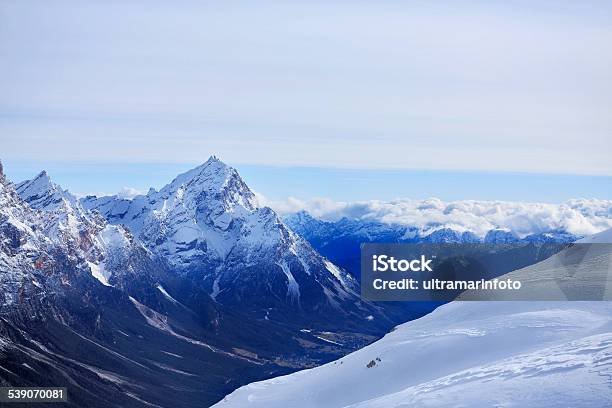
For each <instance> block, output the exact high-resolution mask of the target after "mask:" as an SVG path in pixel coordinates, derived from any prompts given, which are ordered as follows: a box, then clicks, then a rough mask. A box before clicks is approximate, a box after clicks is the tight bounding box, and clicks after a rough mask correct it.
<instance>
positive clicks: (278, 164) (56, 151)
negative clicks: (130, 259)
mask: <svg viewBox="0 0 612 408" xmlns="http://www.w3.org/2000/svg"><path fill="white" fill-rule="evenodd" d="M610 21H612V3H610V2H605V1H584V2H572V1H554V2H553V1H538V2H531V1H511V2H484V1H469V2H462V1H452V2H444V1H438V2H425V1H406V2H399V1H380V2H375V3H373V2H361V1H351V2H348V1H328V2H319V1H308V2H306V1H289V2H282V3H281V2H267V1H257V2H233V1H228V2H206V1H198V2H196V1H178V2H166V1H146V2H145V1H115V0H110V1H104V2H93V1H62V0H59V1H54V2H48V1H29V0H19V1H9V0H0V89H1V90H2V91H1V92H0V159H1V160H2V161H3V162H4V163H5V168H6V172H7V174H8V175H9V177H12V178H13V179H15V180H20V179H25V178H29V177H32V176H33V175H34V174H36V172H38V171H40V170H41V169H42V168H46V169H47V170H49V172H50V174H51V175H52V176H53V177H54V178H55V179H57V180H58V181H59V182H61V183H62V185H64V186H66V187H68V188H70V189H71V190H72V191H75V192H76V193H78V194H87V193H100V192H105V193H113V192H116V191H118V190H119V189H122V188H124V187H129V188H134V189H136V190H145V191H146V189H147V188H148V187H149V186H155V187H159V186H161V185H163V184H164V183H165V182H167V181H169V180H170V179H172V177H173V176H174V175H175V174H176V173H177V172H179V171H182V170H186V169H188V168H190V167H193V166H194V165H196V164H198V163H201V162H204V161H205V160H206V159H207V158H208V157H209V156H210V155H212V154H215V155H217V156H219V157H220V158H221V159H222V160H224V161H226V162H228V163H230V164H232V165H234V166H235V167H237V168H238V169H239V170H240V171H241V173H242V174H243V175H244V176H245V179H246V180H247V182H249V184H251V185H252V187H253V188H254V189H255V190H257V191H258V192H261V193H262V194H264V195H266V196H270V197H272V198H273V199H280V198H283V197H288V196H296V197H302V198H309V197H330V198H334V199H343V200H360V199H374V198H379V199H392V198H396V197H417V196H418V197H421V198H424V197H429V196H436V197H441V198H443V199H466V198H475V199H493V198H497V199H515V200H527V201H544V202H559V201H562V200H565V199H568V198H572V197H597V198H607V199H609V198H612V193H611V190H612V189H610V185H612V183H611V182H612V161H611V160H610V156H611V153H612V148H611V144H612V143H611V142H610V141H611V140H612V115H611V114H610V112H612V47H610V44H611V43H612V24H610ZM403 180H410V183H409V185H408V186H406V185H405V183H403ZM398 184H399V185H400V186H401V187H400V188H398Z"/></svg>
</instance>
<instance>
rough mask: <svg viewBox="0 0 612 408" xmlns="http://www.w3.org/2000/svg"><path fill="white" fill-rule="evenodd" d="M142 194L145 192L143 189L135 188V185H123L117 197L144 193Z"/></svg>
mask: <svg viewBox="0 0 612 408" xmlns="http://www.w3.org/2000/svg"><path fill="white" fill-rule="evenodd" d="M142 194H144V192H143V191H140V190H137V189H135V188H133V187H123V188H122V189H121V190H119V192H118V193H117V197H121V198H134V197H136V196H137V195H142Z"/></svg>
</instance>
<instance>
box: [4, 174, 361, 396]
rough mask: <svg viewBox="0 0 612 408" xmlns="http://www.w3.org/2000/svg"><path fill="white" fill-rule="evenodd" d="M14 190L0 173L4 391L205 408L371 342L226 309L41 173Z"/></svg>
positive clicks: (200, 285)
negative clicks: (54, 391)
mask: <svg viewBox="0 0 612 408" xmlns="http://www.w3.org/2000/svg"><path fill="white" fill-rule="evenodd" d="M18 188H19V194H21V196H22V197H23V198H22V197H20V195H19V194H18V193H17V191H16V190H15V186H14V185H13V184H12V183H10V182H9V181H8V180H6V178H5V176H4V174H3V172H2V168H1V166H0V289H1V291H0V368H1V369H0V385H2V386H8V385H12V386H40V385H41V384H48V385H55V386H65V385H67V384H68V385H69V390H70V391H69V392H70V401H71V405H70V406H75V407H77V406H79V407H80V406H88V407H147V406H151V405H152V404H154V405H157V406H174V407H185V408H187V407H195V406H202V405H205V406H206V405H208V404H212V403H214V402H215V401H218V400H219V399H220V398H221V397H222V396H223V395H225V394H227V393H228V392H230V391H231V390H233V389H235V388H236V387H238V386H240V385H242V384H244V383H247V382H249V381H253V380H256V379H261V378H266V377H269V376H271V375H278V374H282V373H287V372H290V371H293V370H295V369H298V368H303V367H310V366H313V365H315V364H319V363H320V362H322V361H329V360H330V359H331V358H333V356H338V355H342V354H344V353H346V352H347V351H350V350H352V349H355V348H356V347H358V346H360V345H362V344H363V342H364V341H371V340H372V339H373V337H371V336H367V335H363V336H362V339H361V343H359V341H358V339H357V338H356V337H357V336H354V337H352V338H351V339H350V341H352V343H349V342H346V343H344V342H343V343H344V344H340V343H339V342H338V341H334V340H337V339H338V338H339V337H338V335H337V334H332V333H329V334H324V333H320V332H319V331H316V330H305V331H303V332H302V331H300V330H298V329H295V328H293V329H292V328H287V327H285V326H282V325H280V324H278V323H275V322H274V321H272V320H271V319H270V320H266V319H252V318H250V317H249V316H245V315H243V314H241V313H239V312H238V311H237V310H234V309H228V308H226V307H224V306H222V305H220V304H219V303H218V302H215V301H214V300H213V299H212V298H211V297H210V296H209V294H208V291H207V289H206V288H204V286H203V285H202V284H199V283H198V282H196V281H195V280H191V279H187V278H185V277H184V276H183V275H180V274H177V273H176V271H174V270H173V269H172V268H171V267H169V266H168V265H166V264H165V261H164V260H163V259H161V258H160V257H158V256H157V255H156V254H154V253H153V252H152V251H150V250H148V249H147V248H145V247H144V245H142V244H141V243H140V242H139V240H138V238H136V237H134V236H133V235H132V234H131V233H130V232H129V231H128V230H127V228H126V227H124V226H121V225H110V224H108V223H107V221H106V220H104V218H102V217H101V216H100V215H99V214H95V213H91V212H89V211H88V210H87V209H85V208H83V207H82V206H81V205H80V203H79V202H78V201H77V200H75V198H74V197H73V196H72V195H71V194H70V193H68V192H67V191H64V190H63V189H61V188H60V187H59V186H57V185H56V184H54V183H53V182H52V181H51V180H50V178H49V177H48V176H47V175H46V173H44V172H43V173H41V174H40V175H39V176H38V177H36V178H34V179H33V180H31V181H28V182H24V183H20V184H19V185H18ZM332 339H333V340H332ZM178 388H180V389H181V395H179V396H177V395H175V392H173V391H172V390H176V389H178Z"/></svg>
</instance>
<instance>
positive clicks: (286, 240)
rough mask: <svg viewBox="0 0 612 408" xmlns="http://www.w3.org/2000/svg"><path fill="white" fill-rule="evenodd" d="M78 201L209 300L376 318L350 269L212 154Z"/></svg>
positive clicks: (265, 310)
mask: <svg viewBox="0 0 612 408" xmlns="http://www.w3.org/2000/svg"><path fill="white" fill-rule="evenodd" d="M81 203H82V205H83V207H85V208H87V209H90V210H96V211H98V212H99V213H100V214H102V215H103V216H104V217H105V218H106V219H107V220H108V222H110V223H112V224H115V225H124V226H126V227H127V228H128V229H129V230H130V231H131V232H132V233H133V234H134V235H135V236H136V237H137V238H138V239H139V240H140V241H142V242H143V243H144V245H145V246H146V247H147V248H148V249H149V250H150V251H152V252H153V253H155V254H156V255H158V256H160V257H163V258H164V259H166V260H168V262H169V264H170V265H171V267H172V268H173V269H174V270H175V271H176V272H177V273H178V274H179V275H181V276H185V277H189V278H190V279H192V280H194V281H198V282H200V283H201V284H203V285H204V287H206V288H207V290H208V292H209V293H210V295H211V296H212V297H213V298H214V299H215V300H216V301H217V302H219V303H221V304H223V305H226V306H230V307H232V308H234V309H239V310H241V311H242V312H244V313H248V314H251V315H252V316H253V317H255V318H260V319H272V320H278V321H285V322H290V323H296V322H299V321H301V320H303V321H307V322H309V323H310V324H313V323H319V324H322V325H325V326H326V327H332V326H334V325H336V327H338V324H339V323H341V325H344V326H346V324H348V325H349V326H351V325H352V326H360V325H363V324H366V325H367V324H368V322H372V321H373V320H377V322H375V323H372V324H373V325H376V324H378V322H380V320H381V319H380V318H381V317H382V315H381V313H380V312H379V310H378V308H376V307H374V306H372V305H370V304H368V303H365V302H362V301H361V300H360V298H359V295H358V284H357V282H356V281H355V279H354V278H353V277H352V276H351V275H349V274H348V273H346V272H345V271H343V270H341V269H340V268H338V267H336V266H335V265H334V264H333V263H331V262H330V261H328V260H327V259H325V258H323V257H322V256H320V255H319V254H318V253H317V252H316V251H315V250H314V249H313V248H312V247H311V246H310V244H309V243H308V242H307V241H305V240H304V239H303V238H301V237H300V236H299V235H297V234H295V233H294V232H293V231H292V230H291V229H289V228H287V227H286V226H285V224H284V223H283V221H282V220H281V219H280V218H279V217H278V216H277V214H276V213H275V212H274V211H273V210H271V209H270V208H268V207H260V206H259V205H258V203H257V200H256V198H255V195H254V194H253V192H252V191H251V190H250V189H249V188H248V186H247V185H246V184H245V183H244V181H243V180H242V179H241V178H240V176H239V174H238V172H237V171H236V170H235V169H233V168H231V167H229V166H227V165H226V164H224V163H222V162H221V161H220V160H219V159H217V158H216V157H211V158H210V159H209V160H208V161H206V162H205V163H204V164H202V165H201V166H198V167H196V168H194V169H192V170H190V171H188V172H186V173H183V174H181V175H179V176H177V177H176V178H175V179H174V180H173V181H172V182H171V183H169V184H168V185H166V186H164V187H163V188H162V189H161V190H159V191H155V190H153V189H151V190H150V191H149V192H148V193H147V194H146V195H141V196H137V197H135V198H133V199H131V200H128V199H124V198H119V197H116V196H113V197H99V198H98V197H92V196H90V197H86V198H84V199H82V200H81ZM302 317H304V319H302ZM373 317H377V318H378V319H373ZM364 322H365V323H364ZM384 324H388V322H385V323H384Z"/></svg>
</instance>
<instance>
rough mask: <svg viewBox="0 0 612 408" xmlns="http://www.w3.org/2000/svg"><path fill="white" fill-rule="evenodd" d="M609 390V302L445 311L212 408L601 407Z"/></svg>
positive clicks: (462, 305) (456, 305)
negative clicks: (339, 357) (354, 350)
mask: <svg viewBox="0 0 612 408" xmlns="http://www.w3.org/2000/svg"><path fill="white" fill-rule="evenodd" d="M372 361H374V363H375V364H374V366H373V367H371V368H368V367H367V365H368V364H371V362H372ZM611 387H612V304H611V302H453V303H450V304H447V305H445V306H442V307H440V308H438V309H437V310H435V311H434V312H433V313H431V314H430V315H427V316H425V317H423V318H421V319H418V320H415V321H412V322H408V323H405V324H403V325H400V326H398V327H397V328H396V330H395V331H393V332H391V333H389V334H387V335H386V336H385V337H384V338H383V339H381V340H379V341H377V342H375V343H373V344H371V345H369V346H367V347H365V348H363V349H361V350H358V351H356V352H354V353H352V354H350V355H348V356H346V357H344V358H342V359H340V360H338V361H335V362H332V363H328V364H325V365H323V366H320V367H317V368H313V369H310V370H304V371H300V372H297V373H294V374H290V375H287V376H283V377H278V378H273V379H270V380H266V381H261V382H256V383H253V384H249V385H246V386H244V387H241V388H239V389H238V390H236V391H235V392H233V393H232V394H230V395H228V396H226V397H225V398H224V399H223V400H222V401H220V402H219V403H218V404H217V405H215V407H224V408H227V407H266V408H274V407H279V408H280V407H294V408H301V407H320V408H325V407H384V408H391V407H491V406H497V407H550V406H576V407H578V406H580V407H596V406H597V407H602V406H611V405H612V392H610V391H611V390H612V388H611Z"/></svg>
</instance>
